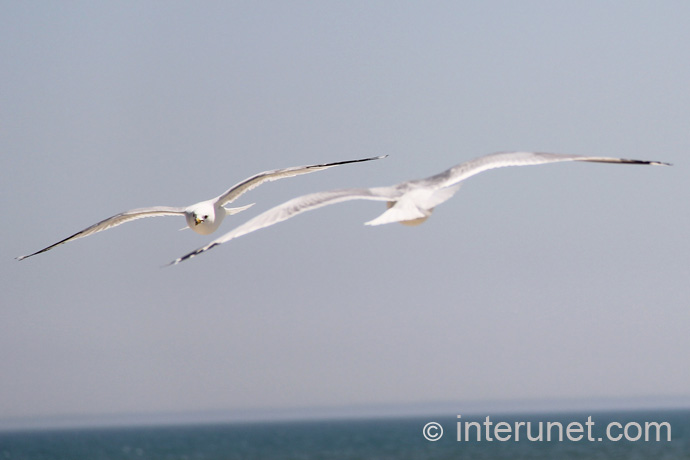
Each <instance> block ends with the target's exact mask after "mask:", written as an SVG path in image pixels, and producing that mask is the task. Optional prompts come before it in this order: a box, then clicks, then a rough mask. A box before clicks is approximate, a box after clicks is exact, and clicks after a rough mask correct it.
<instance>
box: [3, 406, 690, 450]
mask: <svg viewBox="0 0 690 460" xmlns="http://www.w3.org/2000/svg"><path fill="white" fill-rule="evenodd" d="M487 417H488V418H487ZM516 438H517V439H516ZM3 459H12V460H43V459H46V460H48V459H51V460H52V459H64V460H106V459H108V460H111V459H112V460H115V459H136V460H143V459H161V460H178V459H179V460H233V459H263V460H273V459H286V460H289V459H295V460H297V459H299V460H307V459H343V460H348V459H352V460H354V459H381V460H383V459H401V460H404V459H415V460H425V459H438V460H440V459H483V460H489V459H560V460H568V459H666V460H675V459H690V410H688V409H683V410H657V411H654V410H645V411H620V412H569V413H539V414H516V413H511V414H503V415H501V414H500V413H498V414H488V415H484V414H482V415H460V417H458V415H457V414H455V415H453V416H449V415H448V414H446V415H440V416H415V417H395V418H370V419H332V420H326V419H324V420H302V421H280V422H251V423H241V422H232V423H213V424H195V425H168V426H130V427H111V428H95V427H89V428H83V427H82V428H78V429H77V428H60V429H30V430H5V431H0V460H3Z"/></svg>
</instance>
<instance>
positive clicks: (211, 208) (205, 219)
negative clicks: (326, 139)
mask: <svg viewBox="0 0 690 460" xmlns="http://www.w3.org/2000/svg"><path fill="white" fill-rule="evenodd" d="M387 156H388V155H382V156H377V157H371V158H362V159H359V160H347V161H338V162H336V163H326V164H316V165H308V166H295V167H291V168H285V169H274V170H271V171H264V172H261V173H259V174H256V175H254V176H251V177H248V178H247V179H244V180H243V181H241V182H239V183H237V184H235V185H233V186H232V187H230V188H229V189H228V190H226V191H225V192H223V193H222V194H221V195H219V196H217V197H215V198H212V199H210V200H206V201H201V202H199V203H195V204H193V205H191V206H187V207H171V206H153V207H149V208H138V209H131V210H129V211H125V212H122V213H120V214H115V215H114V216H111V217H108V218H107V219H104V220H102V221H100V222H98V223H95V224H93V225H92V226H90V227H87V228H85V229H84V230H81V231H79V232H77V233H75V234H74V235H72V236H68V237H67V238H65V239H63V240H60V241H58V242H57V243H55V244H51V245H50V246H48V247H45V248H43V249H41V250H40V251H36V252H34V253H32V254H29V255H25V256H19V257H17V260H24V259H26V258H27V257H31V256H35V255H36V254H41V253H42V252H46V251H49V250H51V249H53V248H54V247H56V246H59V245H61V244H65V243H67V242H70V241H73V240H76V239H79V238H83V237H85V236H89V235H93V234H94V233H98V232H101V231H103V230H107V229H109V228H112V227H117V226H118V225H121V224H124V223H125V222H129V221H132V220H136V219H141V218H144V217H157V216H177V215H180V216H184V218H185V219H186V221H187V226H188V227H189V228H191V229H192V230H194V231H195V232H197V233H199V234H201V235H208V234H211V233H213V232H214V231H216V229H217V228H218V227H219V226H220V224H221V222H223V219H224V218H225V216H229V215H232V214H237V213H238V212H241V211H244V210H245V209H247V208H249V207H251V206H252V205H253V204H254V203H252V204H249V205H246V206H241V207H237V208H230V207H226V206H227V205H228V204H230V203H232V202H233V201H235V200H237V199H238V198H239V197H240V196H242V195H243V194H244V193H246V192H248V191H249V190H252V189H253V188H256V187H258V186H259V185H261V184H263V183H264V182H269V181H274V180H278V179H283V178H286V177H292V176H299V175H301V174H309V173H312V172H315V171H320V170H322V169H328V168H332V167H334V166H340V165H344V164H348V163H359V162H363V161H371V160H379V159H382V158H385V157H387ZM185 228H186V227H185Z"/></svg>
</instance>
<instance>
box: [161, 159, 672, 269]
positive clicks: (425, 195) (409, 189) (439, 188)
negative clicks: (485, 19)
mask: <svg viewBox="0 0 690 460" xmlns="http://www.w3.org/2000/svg"><path fill="white" fill-rule="evenodd" d="M563 161H583V162H592V163H621V164H637V165H662V166H671V165H670V164H669V163H662V162H659V161H643V160H626V159H623V158H609V157H592V156H583V155H564V154H557V153H540V152H500V153H493V154H489V155H484V156H481V157H478V158H475V159H473V160H470V161H466V162H464V163H460V164H458V165H456V166H453V167H451V168H449V169H447V170H445V171H443V172H441V173H438V174H435V175H433V176H431V177H427V178H425V179H417V180H410V181H405V182H401V183H399V184H396V185H392V186H390V187H374V188H349V189H340V190H331V191H327V192H317V193H312V194H309V195H303V196H300V197H297V198H294V199H292V200H290V201H286V202H285V203H283V204H280V205H278V206H276V207H274V208H271V209H269V210H268V211H265V212H263V213H262V214H259V215H257V216H256V217H254V218H252V219H250V220H249V221H247V222H246V223H244V224H242V225H240V226H239V227H236V228H234V229H233V230H231V231H230V232H228V233H226V234H225V235H223V236H221V237H219V238H216V239H215V240H213V241H212V242H210V243H209V244H207V245H206V246H203V247H201V248H198V249H196V250H194V251H192V252H190V253H188V254H186V255H184V256H182V257H180V258H178V259H175V260H174V261H172V262H170V263H169V264H168V265H176V264H179V263H180V262H183V261H185V260H187V259H191V258H192V257H195V256H197V255H199V254H201V253H203V252H206V251H208V250H209V249H212V248H215V247H216V246H219V245H221V244H223V243H227V242H228V241H230V240H232V239H235V238H238V237H240V236H243V235H246V234H247V233H251V232H254V231H256V230H259V229H262V228H265V227H268V226H271V225H273V224H277V223H278V222H282V221H284V220H287V219H290V218H291V217H295V216H296V215H298V214H301V213H303V212H307V211H311V210H312V209H317V208H321V207H323V206H328V205H330V204H335V203H340V202H343V201H350V200H374V201H385V202H386V203H387V206H388V210H387V211H385V212H384V213H383V214H381V215H380V216H378V217H377V218H375V219H373V220H370V221H369V222H366V223H365V225H382V224H390V223H393V222H399V223H401V224H404V225H419V224H421V223H422V222H424V221H425V220H426V219H428V218H429V216H430V215H431V212H432V211H433V210H434V208H435V207H436V206H438V205H440V204H441V203H443V202H445V201H447V200H448V199H450V198H451V197H452V196H453V195H454V194H455V192H457V191H458V189H459V188H460V185H461V184H460V183H461V182H462V181H464V180H465V179H467V178H469V177H472V176H474V175H475V174H479V173H481V172H484V171H488V170H490V169H496V168H503V167H506V166H531V165H541V164H547V163H559V162H563Z"/></svg>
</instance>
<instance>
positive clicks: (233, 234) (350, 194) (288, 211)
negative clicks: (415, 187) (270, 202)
mask: <svg viewBox="0 0 690 460" xmlns="http://www.w3.org/2000/svg"><path fill="white" fill-rule="evenodd" d="M400 194H401V192H399V191H398V190H397V189H396V188H395V187H378V188H357V189H341V190H331V191H328V192H317V193H312V194H309V195H303V196H300V197H297V198H293V199H292V200H290V201H286V202H285V203H283V204H280V205H278V206H275V207H273V208H271V209H269V210H268V211H265V212H263V213H261V214H259V215H258V216H256V217H254V218H252V219H250V220H248V221H247V222H245V223H244V224H242V225H240V226H239V227H236V228H234V229H233V230H231V231H229V232H228V233H226V234H225V235H222V236H220V237H218V238H216V239H215V240H213V241H211V242H210V243H209V244H207V245H206V246H204V247H201V248H199V249H196V250H194V251H192V252H190V253H189V254H186V255H184V256H182V257H180V258H178V259H175V260H174V261H172V262H170V264H169V265H176V264H179V263H180V262H183V261H185V260H187V259H191V258H192V257H194V256H197V255H199V254H201V253H202V252H206V251H208V250H209V249H211V248H214V247H216V246H218V245H220V244H223V243H226V242H228V241H230V240H232V239H235V238H239V237H240V236H243V235H246V234H247V233H251V232H254V231H256V230H259V229H262V228H265V227H269V226H271V225H274V224H277V223H279V222H282V221H284V220H287V219H290V218H292V217H295V216H297V215H298V214H302V213H303V212H307V211H311V210H313V209H317V208H321V207H323V206H328V205H330V204H335V203H341V202H343V201H350V200H375V201H389V200H393V199H395V198H398V197H399V196H400Z"/></svg>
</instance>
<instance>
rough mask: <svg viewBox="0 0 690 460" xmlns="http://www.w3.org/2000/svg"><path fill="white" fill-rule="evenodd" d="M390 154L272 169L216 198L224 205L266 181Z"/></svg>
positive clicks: (252, 177) (375, 158)
mask: <svg viewBox="0 0 690 460" xmlns="http://www.w3.org/2000/svg"><path fill="white" fill-rule="evenodd" d="M387 156H388V155H382V156H378V157H371V158H362V159H359V160H347V161H338V162H335V163H325V164H316V165H307V166H293V167H291V168H284V169H273V170H271V171H264V172H261V173H259V174H256V175H254V176H251V177H248V178H247V179H244V180H243V181H242V182H239V183H238V184H235V185H233V186H232V187H230V188H229V189H228V190H226V191H225V192H224V193H223V194H222V195H220V196H218V197H217V198H216V201H217V202H219V203H220V204H221V206H222V205H226V204H228V203H232V202H233V201H235V200H236V199H238V198H239V197H240V196H241V195H243V194H245V193H246V192H248V191H249V190H252V189H253V188H256V187H258V186H259V185H261V184H263V183H264V182H270V181H274V180H278V179H283V178H286V177H293V176H299V175H301V174H309V173H312V172H316V171H321V170H322V169H328V168H332V167H334V166H340V165H344V164H348V163H360V162H363V161H371V160H380V159H382V158H386V157H387Z"/></svg>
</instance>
